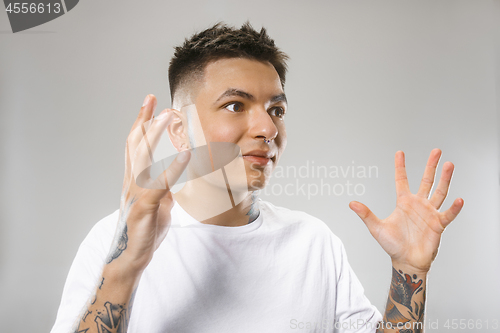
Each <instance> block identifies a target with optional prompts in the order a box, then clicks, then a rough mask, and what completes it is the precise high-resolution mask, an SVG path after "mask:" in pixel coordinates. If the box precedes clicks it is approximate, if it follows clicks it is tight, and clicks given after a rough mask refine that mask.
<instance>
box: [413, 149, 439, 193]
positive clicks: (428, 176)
mask: <svg viewBox="0 0 500 333" xmlns="http://www.w3.org/2000/svg"><path fill="white" fill-rule="evenodd" d="M440 157H441V150H440V149H437V148H436V149H433V150H432V151H431V154H430V155H429V159H428V160H427V165H426V167H425V171H424V176H423V177H422V181H421V182H420V187H419V189H418V192H417V195H418V196H421V197H423V198H428V197H429V193H431V189H432V184H434V177H435V175H436V168H437V165H438V163H439V158H440Z"/></svg>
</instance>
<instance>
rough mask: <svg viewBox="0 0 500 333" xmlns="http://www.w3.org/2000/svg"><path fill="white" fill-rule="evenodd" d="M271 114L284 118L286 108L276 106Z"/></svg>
mask: <svg viewBox="0 0 500 333" xmlns="http://www.w3.org/2000/svg"><path fill="white" fill-rule="evenodd" d="M270 114H271V115H272V116H275V117H278V118H283V117H284V116H285V109H283V108H282V107H275V108H272V109H271V112H270Z"/></svg>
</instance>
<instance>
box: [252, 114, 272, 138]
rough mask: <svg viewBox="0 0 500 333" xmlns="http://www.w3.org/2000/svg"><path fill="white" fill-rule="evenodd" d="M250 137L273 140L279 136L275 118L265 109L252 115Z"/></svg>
mask: <svg viewBox="0 0 500 333" xmlns="http://www.w3.org/2000/svg"><path fill="white" fill-rule="evenodd" d="M249 127H250V135H252V137H254V138H257V139H265V140H272V139H274V138H276V136H278V128H277V127H276V125H275V124H274V121H273V118H272V117H271V115H270V114H269V113H268V112H267V110H266V109H264V108H257V109H255V110H254V111H253V112H251V113H250V126H249Z"/></svg>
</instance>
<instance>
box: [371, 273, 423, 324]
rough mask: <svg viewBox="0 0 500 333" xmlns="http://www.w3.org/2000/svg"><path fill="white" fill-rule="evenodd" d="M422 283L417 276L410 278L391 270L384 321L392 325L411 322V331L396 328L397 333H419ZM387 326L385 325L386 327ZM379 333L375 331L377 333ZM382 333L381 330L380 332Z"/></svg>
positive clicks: (421, 313) (421, 316)
mask: <svg viewBox="0 0 500 333" xmlns="http://www.w3.org/2000/svg"><path fill="white" fill-rule="evenodd" d="M423 283H424V281H423V280H422V279H419V278H418V277H417V275H415V274H414V275H413V276H410V275H409V274H405V273H403V272H402V271H399V272H398V271H397V270H395V269H394V268H393V269H392V282H391V289H390V292H389V298H388V300H387V307H386V310H385V316H384V321H385V322H386V323H390V324H393V325H392V327H394V328H396V326H394V325H398V324H400V325H401V324H405V323H408V322H413V324H412V326H411V329H408V328H407V327H406V326H405V328H404V329H400V328H401V326H399V327H397V328H398V329H399V330H398V332H399V333H421V332H422V331H423V321H424V312H425V289H424V286H423ZM386 326H387V325H386ZM378 332H379V331H377V333H378ZM380 332H383V330H380Z"/></svg>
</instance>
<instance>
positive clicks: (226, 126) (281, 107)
mask: <svg viewBox="0 0 500 333" xmlns="http://www.w3.org/2000/svg"><path fill="white" fill-rule="evenodd" d="M195 104H196V109H197V112H198V116H199V119H200V124H201V126H202V129H203V135H204V138H205V140H206V142H207V143H209V142H230V143H234V144H236V145H238V146H239V147H240V149H241V153H242V155H243V161H244V166H245V170H246V174H247V185H248V189H249V190H251V191H253V190H258V189H262V188H264V186H265V185H266V184H267V183H268V181H269V178H270V175H271V172H272V170H273V169H274V168H275V167H276V164H277V162H278V160H279V158H280V157H281V154H282V153H283V151H284V149H285V146H286V131H285V123H284V114H285V112H286V108H287V103H286V97H285V94H284V92H283V89H282V87H281V81H280V78H279V76H278V73H277V72H276V70H275V69H274V67H273V66H272V65H271V64H270V63H263V62H259V61H255V60H249V59H241V58H230V59H221V60H217V61H214V62H211V63H209V64H208V65H207V66H206V68H205V72H204V77H203V82H202V83H201V86H200V88H199V90H198V93H197V95H196V97H195ZM196 136H197V135H196V134H195V138H196ZM267 140H270V141H269V142H267ZM195 141H198V140H195ZM195 143H196V142H195ZM196 144H198V143H196Z"/></svg>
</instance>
